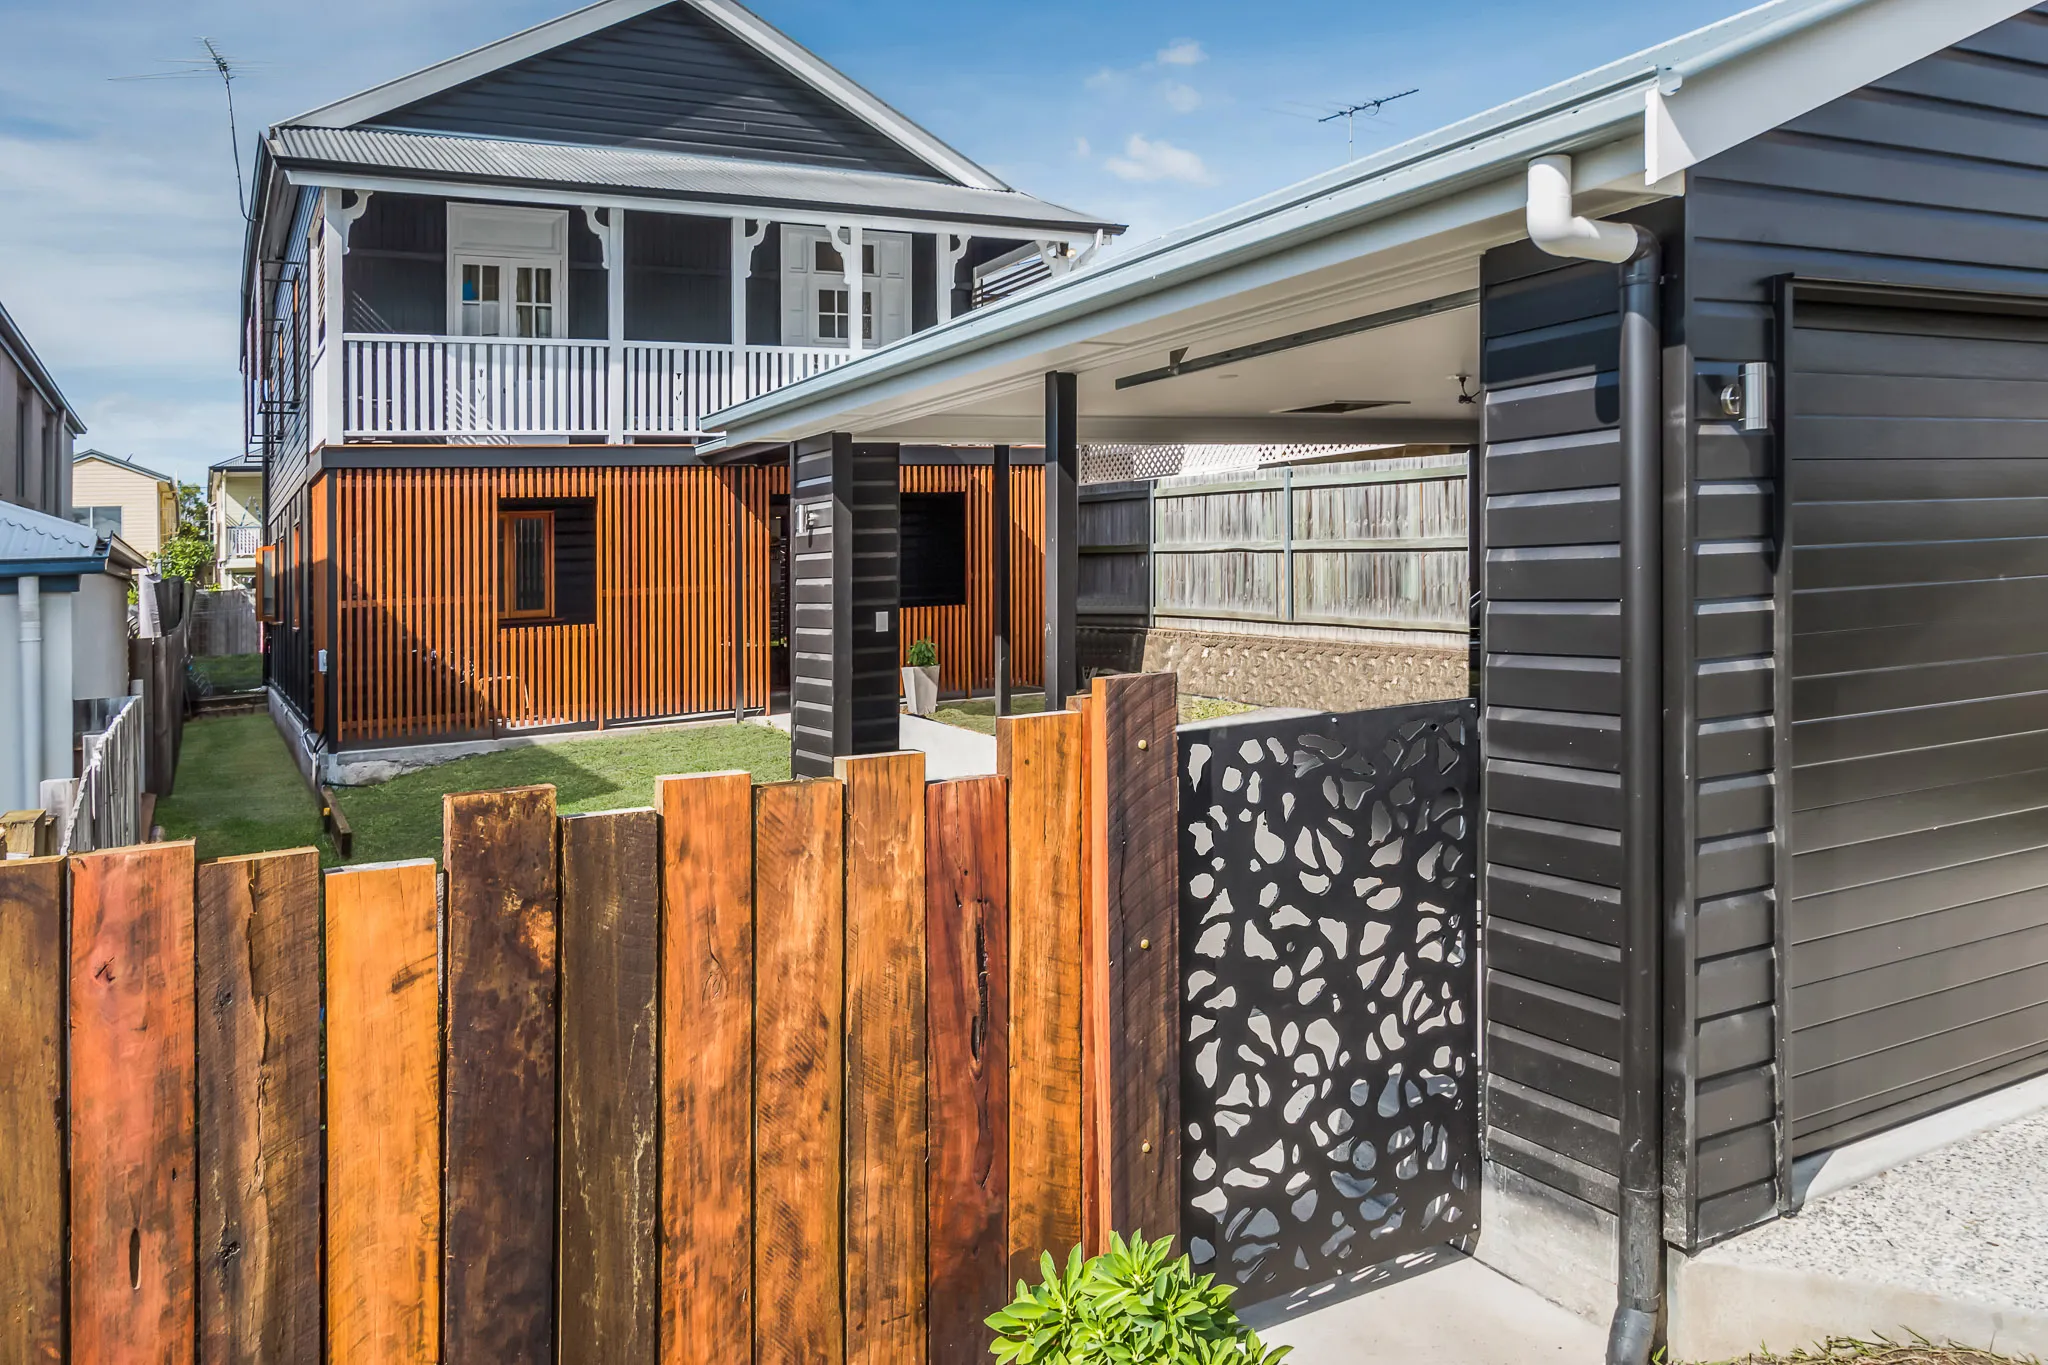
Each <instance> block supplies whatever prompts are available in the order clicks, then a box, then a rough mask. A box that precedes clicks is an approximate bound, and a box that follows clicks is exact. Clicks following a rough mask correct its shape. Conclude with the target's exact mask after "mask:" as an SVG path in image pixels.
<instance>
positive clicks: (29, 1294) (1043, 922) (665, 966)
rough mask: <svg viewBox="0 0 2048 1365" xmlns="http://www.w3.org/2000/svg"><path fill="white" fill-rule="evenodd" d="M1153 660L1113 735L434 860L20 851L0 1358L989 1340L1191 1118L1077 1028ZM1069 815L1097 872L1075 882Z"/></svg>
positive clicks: (669, 1362) (288, 1364)
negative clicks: (1006, 1310)
mask: <svg viewBox="0 0 2048 1365" xmlns="http://www.w3.org/2000/svg"><path fill="white" fill-rule="evenodd" d="M1141 681H1142V680H1141ZM1164 689H1165V690H1164V692H1163V693H1162V695H1164V696H1165V697H1166V702H1165V703H1164V704H1165V707H1166V709H1165V710H1164V711H1161V710H1160V709H1159V706H1158V705H1155V704H1154V703H1157V702H1158V698H1156V697H1153V696H1152V695H1151V693H1150V692H1148V691H1146V690H1145V689H1144V688H1142V687H1132V686H1130V685H1127V684H1120V685H1119V686H1118V687H1113V688H1111V689H1110V690H1109V692H1108V693H1107V694H1106V697H1107V701H1106V703H1105V704H1104V705H1102V706H1100V707H1096V706H1094V705H1093V701H1092V699H1091V707H1090V709H1091V712H1092V713H1093V714H1096V715H1102V716H1106V717H1108V724H1109V726H1110V729H1109V731H1108V732H1107V733H1105V734H1103V735H1100V736H1097V737H1095V738H1094V739H1093V740H1092V742H1091V736H1090V733H1089V724H1090V721H1089V719H1088V718H1087V717H1086V716H1084V715H1083V714H1081V713H1079V712H1068V713H1059V714H1054V715H1046V716H1028V717H1009V718H1005V719H1004V721H1003V723H1002V726H1001V727H1000V744H999V748H1000V754H1001V758H1000V763H1001V766H1002V768H1003V773H1002V775H999V776H990V777H983V778H971V779H963V780H961V781H956V782H946V783H938V784H927V783H926V782H925V780H924V768H923V762H924V761H923V757H922V756H921V755H917V754H886V755H877V756H873V757H863V758H856V759H849V760H846V761H845V762H843V763H842V764H841V765H840V768H839V773H840V775H839V776H838V777H835V778H831V779H820V780H814V781H807V782H793V783H781V784H774V785H770V786H763V787H755V786H753V785H752V783H751V781H750V779H749V778H748V777H747V775H746V774H744V773H728V774H708V775H699V776H693V777H680V778H666V779H663V780H662V781H661V783H660V784H659V785H658V789H657V794H658V806H657V808H656V809H642V810H633V811H621V812H609V813H605V814H601V815H584V816H572V817H567V818H562V817H559V816H558V815H557V814H556V810H555V799H554V792H553V789H552V788H546V787H542V788H527V789H522V790H516V791H508V792H485V793H474V794H469V795H463V796H456V797H451V798H448V800H447V802H446V807H445V810H444V841H445V843H444V850H443V860H442V861H443V866H444V867H445V869H446V870H445V872H444V873H443V874H442V877H443V879H444V880H443V881H441V882H440V883H439V884H437V879H436V871H435V867H434V864H433V863H431V862H427V861H419V862H412V863H398V864H387V865H383V866H374V867H357V868H347V869H341V870H337V871H334V872H330V873H327V874H325V875H324V876H323V875H322V874H321V873H320V872H319V871H318V864H317V859H316V858H315V856H314V854H313V852H312V851H310V850H287V851H283V852H277V853H265V854H258V855H254V856H251V857H246V858H234V859H226V860H223V861H220V862H215V863H209V864H205V865H203V866H195V863H194V857H193V846H192V845H191V844H190V843H172V844H154V845H138V846H132V847H126V848H119V849H113V850H108V851H103V852H98V853H92V854H86V855H82V856H78V857H73V858H71V859H68V860H59V859H47V860H17V861H14V862H11V863H7V864H5V865H4V867H0V981H4V982H5V983H7V988H6V989H5V990H0V1081H4V1082H5V1089H4V1092H0V1121H4V1122H5V1124H6V1129H5V1130H6V1131H7V1132H9V1133H10V1134H11V1135H12V1136H13V1139H14V1148H13V1150H12V1153H11V1156H10V1160H9V1162H8V1163H7V1164H6V1166H5V1167H4V1168H0V1201H4V1202H5V1205H6V1207H7V1209H8V1211H9V1217H8V1218H7V1219H5V1220H0V1224H4V1225H0V1359H6V1360H14V1359H22V1360H24V1361H28V1360H36V1361H46V1362H58V1365H69V1362H77V1365H99V1362H103V1361H110V1360H125V1359H148V1360H151V1361H168V1362H172V1365H179V1362H193V1365H214V1363H215V1362H244V1361H247V1362H254V1361H263V1362H266V1363H267V1362H280V1363H281V1365H322V1362H328V1363H330V1365H442V1363H443V1362H458V1361H462V1360H490V1361H497V1360H514V1359H517V1360H532V1361H547V1360H560V1361H563V1362H570V1363H573V1362H597V1361H604V1362H607V1365H609V1363H610V1362H620V1363H621V1365H654V1362H656V1361H657V1360H659V1361H660V1362H661V1365H685V1363H686V1362H687V1363H689V1365H694V1363H695V1362H698V1361H704V1360H718V1359H737V1360H741V1361H745V1360H749V1359H752V1360H757V1361H764V1362H765V1361H779V1360H789V1359H801V1360H804V1361H809V1362H839V1361H845V1360H849V1359H857V1360H864V1361H886V1362H890V1363H891V1365H894V1363H895V1362H906V1363H907V1365H926V1363H927V1362H928V1363H929V1365H966V1362H970V1361H976V1360H979V1359H981V1358H982V1356H983V1355H984V1353H985V1352H986V1349H987V1333H986V1329H985V1328H984V1327H983V1326H982V1323H981V1320H982V1319H983V1318H984V1317H986V1316H987V1315H988V1314H989V1313H991V1312H993V1311H994V1310H996V1309H997V1308H1000V1307H1001V1306H1002V1305H1003V1303H1004V1302H1005V1301H1006V1300H1007V1298H1008V1290H1009V1286H1010V1284H1011V1282H1012V1276H1013V1273H1014V1274H1015V1275H1023V1276H1028V1275H1032V1274H1034V1273H1035V1267H1036V1262H1037V1259H1038V1254H1039V1253H1040V1252H1041V1251H1048V1250H1049V1251H1051V1252H1053V1253H1054V1254H1055V1255H1056V1256H1060V1257H1064V1255H1065V1253H1066V1251H1067V1249H1068V1248H1069V1247H1071V1246H1073V1245H1074V1244H1075V1243H1076V1242H1077V1241H1080V1240H1082V1238H1083V1236H1084V1231H1085V1227H1086V1225H1085V1223H1084V1209H1095V1210H1097V1211H1098V1213H1099V1215H1100V1216H1102V1217H1104V1218H1106V1217H1107V1213H1108V1210H1110V1209H1111V1208H1112V1207H1117V1208H1119V1209H1121V1210H1129V1211H1132V1212H1145V1213H1146V1216H1147V1218H1148V1227H1147V1230H1148V1231H1155V1232H1156V1231H1162V1230H1170V1229H1165V1228H1164V1227H1163V1225H1159V1224H1156V1223H1151V1222H1150V1217H1151V1215H1150V1213H1149V1212H1148V1211H1147V1210H1148V1205H1147V1204H1146V1200H1147V1199H1148V1198H1154V1199H1156V1198H1157V1197H1160V1196H1159V1190H1160V1189H1161V1186H1160V1182H1159V1178H1158V1171H1157V1170H1156V1169H1154V1164H1153V1162H1157V1163H1163V1164H1164V1167H1165V1168H1166V1169H1168V1170H1171V1169H1172V1168H1173V1165H1174V1159H1173V1152H1174V1150H1175V1149H1174V1148H1173V1147H1172V1145H1171V1143H1170V1142H1166V1141H1163V1140H1161V1139H1159V1138H1158V1137H1157V1136H1156V1135H1155V1136H1154V1137H1151V1138H1147V1137H1144V1136H1140V1135H1141V1134H1146V1133H1151V1132H1152V1129H1151V1128H1150V1127H1149V1126H1148V1125H1151V1124H1155V1123H1157V1122H1159V1121H1161V1120H1162V1119H1163V1117H1164V1116H1166V1115H1168V1114H1170V1113H1171V1112H1172V1109H1171V1107H1170V1105H1171V1095H1170V1094H1168V1093H1167V1092H1166V1091H1162V1090H1160V1089H1159V1087H1160V1086H1161V1085H1167V1086H1169V1087H1170V1086H1171V1084H1172V1083H1173V1076H1176V1075H1177V1067H1176V1068H1175V1069H1174V1070H1173V1072H1172V1074H1171V1075H1167V1074H1160V1075H1154V1074H1151V1073H1150V1072H1149V1071H1148V1070H1147V1068H1148V1067H1149V1066H1150V1065H1151V1063H1150V1061H1149V1060H1148V1059H1150V1058H1151V1057H1152V1055H1153V1049H1152V1047H1151V1046H1150V1043H1149V1042H1145V1043H1142V1044H1138V1045H1129V1046H1121V1045H1120V1046H1119V1048H1117V1049H1109V1048H1107V1047H1105V1045H1104V1043H1105V1040H1102V1039H1099V1038H1098V1039H1095V1040H1093V1041H1091V1042H1088V1043H1085V1044H1084V1039H1083V1030H1082V1021H1083V1019H1084V1017H1093V1018H1097V1019H1108V1018H1110V1017H1111V1015H1112V1012H1115V1013H1116V1017H1117V1018H1118V1019H1119V1020H1121V1021H1123V1024H1124V1025H1129V1023H1130V1021H1131V1019H1132V1011H1133V1010H1134V1009H1143V1008H1150V1006H1149V1005H1147V1004H1146V1003H1145V1002H1146V1001H1147V1000H1150V999H1151V997H1150V996H1148V995H1146V994H1145V991H1144V989H1143V988H1141V987H1140V986H1139V984H1138V980H1137V978H1138V976H1139V974H1141V973H1142V972H1143V971H1144V970H1146V969H1148V968H1149V966H1150V961H1151V960H1150V959H1149V958H1146V959H1143V960H1142V961H1132V962H1125V963H1123V964H1122V965H1121V967H1119V966H1118V964H1117V962H1116V961H1115V959H1114V958H1112V957H1110V956H1108V955H1104V956H1103V957H1102V958H1101V960H1099V961H1093V960H1090V959H1089V958H1088V955H1087V950H1085V949H1084V935H1083V933H1082V927H1083V924H1082V921H1083V918H1084V915H1086V914H1087V913H1088V912H1089V910H1090V909H1091V907H1092V908H1093V909H1095V910H1096V911H1097V912H1099V913H1102V914H1106V915H1107V916H1109V917H1110V919H1111V920H1114V918H1115V916H1117V915H1119V914H1122V913H1125V912H1126V910H1127V909H1130V908H1133V907H1137V906H1139V905H1140V904H1143V905H1146V906H1149V905H1150V904H1151V901H1152V900H1154V899H1156V896H1154V895H1153V894H1152V891H1151V889H1150V888H1149V887H1141V886H1140V885H1139V883H1140V882H1143V881H1144V880H1145V879H1146V878H1149V877H1151V876H1152V875H1153V873H1154V872H1156V871H1157V870H1158V869H1157V868H1156V867H1155V866H1154V865H1153V864H1152V863H1150V862H1147V861H1146V860H1145V858H1144V857H1142V856H1138V855H1137V854H1132V853H1129V852H1126V851H1125V850H1126V849H1137V850H1139V852H1140V853H1142V850H1143V849H1145V848H1148V847H1149V846H1150V844H1149V836H1148V835H1146V834H1145V831H1148V830H1150V829H1151V821H1152V820H1153V818H1154V817H1153V815H1152V814H1151V813H1150V806H1149V805H1146V804H1145V802H1140V803H1139V808H1135V809H1134V810H1133V812H1131V813H1130V815H1129V818H1128V819H1125V820H1123V822H1122V823H1120V824H1113V825H1111V826H1110V827H1109V828H1108V837H1106V838H1105V837H1104V834H1103V831H1100V830H1097V831H1094V832H1093V833H1090V832H1089V829H1090V826H1091V824H1092V823H1093V822H1094V821H1095V820H1096V819H1097V818H1098V815H1099V814H1100V811H1099V810H1097V811H1096V812H1095V813H1091V808H1090V805H1089V799H1088V792H1089V783H1088V774H1089V772H1090V771H1091V770H1090V767H1089V761H1088V755H1089V752H1090V750H1091V748H1092V749H1094V750H1097V751H1099V752H1100V753H1102V754H1105V755H1108V756H1109V757H1107V758H1105V760H1104V762H1103V764H1101V765H1098V767H1099V768H1100V770H1101V771H1103V772H1105V773H1123V774H1124V775H1125V776H1127V777H1128V779H1129V780H1130V781H1133V782H1137V783H1141V784H1143V783H1149V782H1151V781H1152V777H1151V775H1150V767H1149V765H1148V762H1147V761H1145V760H1143V757H1142V756H1143V755H1144V754H1145V753H1146V752H1147V751H1146V750H1135V751H1134V752H1136V753H1138V754H1139V755H1140V756H1141V757H1140V760H1139V761H1137V762H1134V763H1124V764H1123V765H1122V767H1119V766H1118V760H1117V759H1116V758H1115V757H1114V755H1115V753H1116V751H1117V746H1118V745H1119V744H1123V743H1126V742H1129V743H1135V738H1134V737H1142V738H1146V739H1147V741H1148V744H1152V743H1156V740H1154V739H1153V738H1152V737H1151V734H1150V731H1149V730H1147V729H1144V728H1143V727H1140V728H1136V729H1133V728H1131V727H1132V724H1133V722H1132V721H1131V719H1130V718H1131V717H1133V716H1135V717H1138V718H1139V719H1141V720H1143V721H1144V724H1145V725H1148V726H1149V725H1154V724H1156V723H1158V722H1159V721H1160V717H1161V716H1163V717H1165V718H1166V723H1168V724H1170V718H1171V705H1170V703H1171V683H1170V680H1169V681H1167V682H1166V683H1165V684H1164ZM1148 707H1149V708H1150V709H1149V710H1148V709H1147V708H1148ZM1148 718H1149V719H1148ZM1163 747H1164V748H1165V749H1166V751H1167V754H1168V758H1169V763H1170V757H1171V746H1170V744H1169V745H1166V746H1163ZM1119 780H1121V779H1119ZM1165 781H1166V783H1167V785H1166V786H1164V787H1163V788H1162V789H1161V790H1159V791H1157V792H1152V793H1150V794H1149V795H1148V796H1147V797H1146V801H1149V802H1157V801H1161V800H1163V801H1165V802H1167V803H1168V804H1169V809H1170V803H1171V801H1172V798H1173V788H1172V785H1171V783H1172V774H1171V770H1170V766H1169V768H1168V770H1167V774H1166V779H1165ZM1167 827H1168V829H1169V831H1170V829H1171V821H1170V820H1169V821H1168V822H1167ZM1094 848H1100V849H1102V850H1103V853H1102V856H1101V857H1100V858H1098V859H1097V860H1096V862H1097V864H1098V865H1099V866H1101V867H1105V868H1108V869H1121V870H1119V871H1112V872H1111V874H1110V876H1111V882H1110V884H1111V885H1112V886H1113V887H1115V886H1119V885H1120V886H1122V888H1123V889H1122V890H1120V891H1113V892H1112V894H1109V895H1107V896H1099V895H1098V896H1092V897H1091V895H1090V893H1089V891H1088V887H1087V885H1086V884H1087V883H1088V882H1089V880H1090V878H1089V874H1088V867H1089V865H1090V859H1089V856H1088V854H1089V850H1091V849H1094ZM1119 879H1121V880H1119ZM1097 880H1099V878H1098V879H1097ZM1172 884H1173V879H1172V877H1171V876H1170V875H1168V876H1165V877H1164V878H1163V885H1164V886H1165V887H1166V888H1167V894H1168V895H1169V896H1170V894H1171V887H1172ZM67 892H68V894H67ZM1141 892H1142V894H1140V893H1141ZM67 916H68V925H67ZM1119 928H1120V926H1117V925H1115V924H1114V923H1111V924H1110V925H1109V926H1108V927H1107V928H1106V929H1101V930H1098V931H1096V932H1095V933H1094V935H1093V937H1092V938H1091V939H1089V940H1088V942H1091V943H1094V944H1098V945H1099V944H1116V943H1121V942H1124V941H1125V940H1126V939H1128V938H1129V937H1130V934H1129V933H1124V934H1123V936H1122V938H1119V937H1118V931H1119ZM1132 932H1137V933H1142V934H1147V935H1156V934H1158V933H1159V932H1160V931H1158V930H1157V929H1155V928H1152V927H1151V926H1150V922H1149V921H1147V922H1146V924H1145V926H1144V927H1142V928H1140V929H1137V930H1134V931H1132ZM1167 932H1168V933H1169V934H1170V930H1169V931H1167ZM67 938H68V941H69V944H70V951H69V953H68V955H67V954H66V951H65V944H66V941H67ZM1153 942H1154V943H1155V945H1156V946H1157V947H1159V948H1160V950H1161V951H1162V953H1170V952H1171V939H1170V937H1155V938H1154V939H1153ZM1139 951H1140V954H1141V956H1142V954H1143V952H1144V950H1139ZM1119 972H1120V973H1121V975H1119ZM1118 983H1121V985H1120V987H1118ZM1112 987H1117V989H1116V990H1115V991H1114V992H1113V991H1112ZM1091 990H1093V991H1095V992H1096V993H1097V995H1098V996H1100V998H1099V999H1095V1000H1090V999H1089V998H1088V992H1089V991H1091ZM1158 1023H1159V1027H1160V1028H1164V1029H1168V1030H1169V1035H1167V1036H1170V1029H1171V1027H1172V1025H1171V1021H1170V1020H1168V1019H1165V1018H1164V1017H1162V1019H1161V1020H1160V1021H1158ZM1144 1037H1145V1039H1147V1040H1152V1039H1154V1038H1155V1035H1154V1034H1153V1033H1152V1032H1150V1031H1146V1032H1145V1033H1144ZM67 1048H68V1066H67ZM1091 1049H1092V1050H1091ZM1084 1066H1096V1067H1099V1068H1102V1069H1103V1070H1104V1072H1105V1073H1106V1074H1111V1075H1113V1076H1114V1077H1115V1079H1116V1083H1117V1084H1118V1085H1120V1086H1130V1087H1133V1088H1135V1090H1136V1091H1139V1092H1142V1093H1143V1095H1144V1099H1143V1101H1142V1102H1131V1103H1126V1102H1123V1101H1121V1100H1118V1101H1114V1102H1112V1101H1110V1100H1108V1099H1105V1097H1103V1096H1099V1095H1097V1096H1091V1095H1089V1094H1087V1093H1086V1091H1087V1083H1086V1081H1085V1074H1086V1073H1085V1072H1084ZM1089 1114H1094V1115H1097V1116H1098V1117H1099V1118H1100V1120H1101V1122H1102V1123H1103V1125H1104V1133H1105V1136H1104V1138H1103V1140H1102V1141H1101V1142H1100V1143H1099V1144H1098V1149H1097V1156H1096V1160H1097V1161H1098V1163H1099V1164H1098V1165H1097V1166H1096V1167H1092V1168H1091V1167H1089V1166H1087V1165H1086V1163H1085V1160H1084V1156H1085V1152H1086V1146H1085V1143H1084V1132H1083V1123H1084V1117H1085V1116H1086V1115H1089ZM1132 1141H1136V1142H1139V1143H1143V1142H1145V1141H1151V1142H1152V1143H1153V1148H1152V1151H1151V1152H1149V1153H1143V1155H1145V1156H1147V1157H1150V1158H1152V1159H1153V1161H1152V1162H1141V1163H1138V1164H1137V1166H1136V1168H1135V1169H1134V1170H1131V1171H1126V1170H1124V1169H1123V1168H1122V1167H1121V1166H1120V1165H1119V1163H1128V1162H1130V1161H1131V1160H1132V1158H1130V1157H1129V1156H1128V1155H1127V1152H1128V1150H1129V1149H1130V1147H1131V1143H1132ZM1091 1182H1092V1187H1091ZM195 1233H196V1236H195Z"/></svg>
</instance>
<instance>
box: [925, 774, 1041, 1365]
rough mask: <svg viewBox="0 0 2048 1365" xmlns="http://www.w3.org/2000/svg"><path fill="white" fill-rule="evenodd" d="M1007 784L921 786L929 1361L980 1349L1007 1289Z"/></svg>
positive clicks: (962, 1358) (957, 1362)
mask: <svg viewBox="0 0 2048 1365" xmlns="http://www.w3.org/2000/svg"><path fill="white" fill-rule="evenodd" d="M1005 792H1006V784H1005V783H1004V781H1003V779H1002V778H1000V777H972V778H965V779H962V780H960V781H957V782H939V783H935V784H933V785H932V786H931V787H930V788H928V789H927V791H926V798H925V799H926V816H925V850H926V851H925V943H926V953H927V961H928V963H929V966H928V968H927V976H926V980H925V989H926V998H927V999H928V1000H929V1002H930V1004H929V1006H928V1008H927V1010H926V1015H925V1018H926V1026H927V1029H928V1030H929V1033H928V1036H929V1038H930V1043H929V1057H928V1060H927V1063H926V1065H927V1071H928V1074H929V1076H930V1078H931V1157H930V1177H929V1178H930V1191H931V1193H930V1210H931V1211H930V1228H931V1231H930V1238H931V1252H930V1270H931V1278H930V1285H931V1294H930V1303H931V1308H930V1316H931V1328H930V1341H931V1361H932V1365H971V1363H972V1362H977V1361H979V1360H980V1359H981V1358H982V1357H983V1356H984V1355H985V1354H987V1337H988V1329H987V1328H986V1327H984V1326H983V1325H982V1319H983V1318H985V1317H987V1316H988V1315H989V1314H990V1313H993V1312H995V1311H996V1310H997V1309H999V1308H1001V1307H1002V1306H1003V1305H1004V1304H1005V1303H1006V1302H1007V1301H1008V1293H1007V1290H1008V1287H1009V1270H1010V1266H1009V1244H1008V1241H1007V1238H1008V1235H1009V1228H1008V1223H1007V1220H1006V1218H1005V1216H1004V1215H1005V1211H1006V1208H1007V1205H1008V1199H1009V1176H1010V1172H1009V1164H1010V1131H1009V1107H1010V1106H1009V1095H1010V1046H1009V1037H1010V953H1009V946H1010V945H1009V932H1010V929H1009V914H1008V903H1009V884H1008V882H1009V859H1008V856H1007V853H1008V850H1007V848H1006V843H1007V840H1008V837H1009V836H1008V832H1007V831H1008V827H1007V822H1006V820H1005V812H1004V798H1005ZM1034 969H1035V964H1034ZM1034 1060H1035V1059H1034Z"/></svg>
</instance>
